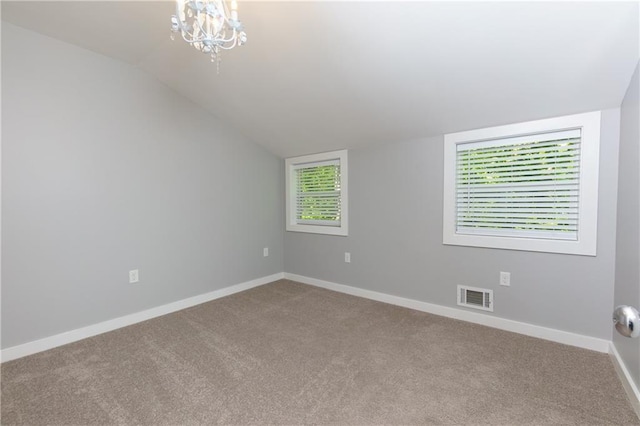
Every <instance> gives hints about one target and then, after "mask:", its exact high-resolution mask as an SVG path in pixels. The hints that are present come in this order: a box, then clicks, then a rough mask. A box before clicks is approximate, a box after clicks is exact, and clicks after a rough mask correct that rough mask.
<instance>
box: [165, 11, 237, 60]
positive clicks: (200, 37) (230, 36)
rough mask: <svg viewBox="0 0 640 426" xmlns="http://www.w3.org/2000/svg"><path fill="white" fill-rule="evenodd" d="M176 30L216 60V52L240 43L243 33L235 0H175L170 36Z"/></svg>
mask: <svg viewBox="0 0 640 426" xmlns="http://www.w3.org/2000/svg"><path fill="white" fill-rule="evenodd" d="M176 33H180V34H181V35H182V38H183V39H184V41H186V42H187V43H189V44H190V45H191V46H193V47H194V48H195V49H197V50H199V51H200V52H202V53H206V54H208V55H210V56H211V62H217V63H219V61H220V51H221V50H229V49H233V48H234V47H236V46H242V45H243V44H245V43H246V41H247V35H246V34H245V32H244V28H243V26H242V23H241V22H240V20H238V2H237V1H236V0H231V5H230V8H228V7H227V4H226V2H225V1H224V0H186V1H185V0H176V14H175V15H173V16H171V39H172V40H174V39H175V34H176Z"/></svg>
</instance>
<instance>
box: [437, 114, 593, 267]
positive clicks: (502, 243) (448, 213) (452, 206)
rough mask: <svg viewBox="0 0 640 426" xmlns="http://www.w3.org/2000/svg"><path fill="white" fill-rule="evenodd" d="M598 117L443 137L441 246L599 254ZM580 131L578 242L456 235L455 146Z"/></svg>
mask: <svg viewBox="0 0 640 426" xmlns="http://www.w3.org/2000/svg"><path fill="white" fill-rule="evenodd" d="M600 116H601V113H600V111H593V112H588V113H583V114H574V115H567V116H562V117H555V118H549V119H544V120H536V121H529V122H524V123H517V124H510V125H506V126H497V127H490V128H485V129H477V130H470V131H465V132H459V133H451V134H446V135H444V185H443V187H444V193H443V226H442V243H443V244H446V245H459V246H471V247H486V248H498V249H508V250H525V251H537V252H547V253H562V254H576V255H585V256H595V255H596V246H597V223H598V181H599V178H598V176H599V157H600ZM576 128H580V129H581V130H582V134H581V142H580V144H581V148H580V149H581V151H580V152H581V158H580V183H579V185H580V189H579V191H580V193H579V204H578V206H579V211H578V223H579V226H578V238H577V240H575V241H572V240H553V239H536V238H522V237H505V236H489V235H469V234H458V233H456V148H457V145H458V144H463V143H471V142H478V141H482V140H490V139H501V138H509V137H516V136H523V135H531V134H535V133H544V132H553V131H560V130H568V129H576Z"/></svg>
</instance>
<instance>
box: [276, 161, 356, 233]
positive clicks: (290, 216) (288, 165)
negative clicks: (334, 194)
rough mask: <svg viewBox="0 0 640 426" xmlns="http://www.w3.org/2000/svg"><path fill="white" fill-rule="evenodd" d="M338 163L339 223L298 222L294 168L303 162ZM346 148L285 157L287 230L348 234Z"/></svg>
mask: <svg viewBox="0 0 640 426" xmlns="http://www.w3.org/2000/svg"><path fill="white" fill-rule="evenodd" d="M335 160H337V161H338V162H339V164H340V225H339V226H323V225H309V224H300V223H298V222H297V221H296V186H297V182H296V178H295V169H296V167H297V166H300V165H301V164H305V163H318V162H322V161H335ZM347 160H348V155H347V150H340V151H331V152H323V153H320V154H310V155H303V156H299V157H292V158H287V159H285V180H286V182H285V185H286V221H287V226H286V229H287V231H294V232H309V233H312V234H326V235H340V236H347V235H349V234H348V230H349V227H348V218H349V197H348V194H349V189H348V188H349V174H348V170H347V169H348V161H347Z"/></svg>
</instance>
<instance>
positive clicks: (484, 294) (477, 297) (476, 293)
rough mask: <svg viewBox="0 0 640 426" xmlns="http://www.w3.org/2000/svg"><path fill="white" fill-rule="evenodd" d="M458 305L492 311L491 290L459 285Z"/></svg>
mask: <svg viewBox="0 0 640 426" xmlns="http://www.w3.org/2000/svg"><path fill="white" fill-rule="evenodd" d="M458 305H460V306H466V307H468V308H475V309H482V310H483V311H490V312H493V290H488V289H486V288H476V287H468V286H464V285H459V286H458Z"/></svg>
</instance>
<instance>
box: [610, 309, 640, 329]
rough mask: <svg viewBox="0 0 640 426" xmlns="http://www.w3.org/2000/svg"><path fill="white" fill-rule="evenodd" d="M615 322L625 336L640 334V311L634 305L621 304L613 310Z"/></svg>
mask: <svg viewBox="0 0 640 426" xmlns="http://www.w3.org/2000/svg"><path fill="white" fill-rule="evenodd" d="M613 323H614V324H615V326H616V330H618V333H620V334H622V335H623V336H625V337H638V336H640V313H638V310H637V309H636V308H634V307H633V306H626V305H620V306H618V307H617V308H616V309H615V310H614V311H613Z"/></svg>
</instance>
